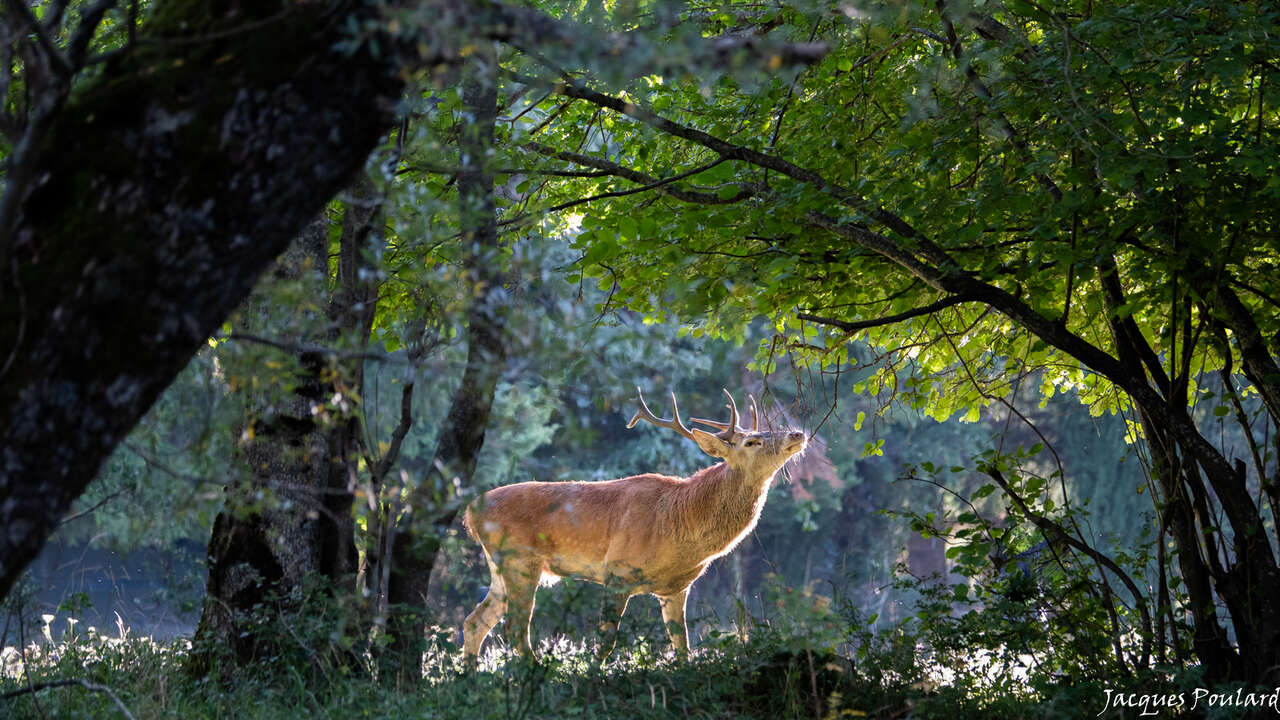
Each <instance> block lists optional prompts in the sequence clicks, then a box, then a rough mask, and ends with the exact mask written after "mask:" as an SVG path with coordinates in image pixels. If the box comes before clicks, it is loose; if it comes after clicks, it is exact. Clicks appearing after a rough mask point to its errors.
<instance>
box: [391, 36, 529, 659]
mask: <svg viewBox="0 0 1280 720" xmlns="http://www.w3.org/2000/svg"><path fill="white" fill-rule="evenodd" d="M494 63H495V59H494V56H493V54H492V53H491V52H480V53H477V55H476V61H475V64H474V65H473V66H472V68H471V69H470V71H469V72H468V73H467V77H466V79H464V81H463V93H462V98H463V103H464V105H465V107H466V108H467V109H468V110H469V111H470V112H471V113H472V115H473V118H474V120H473V122H472V124H471V125H470V127H468V128H467V129H466V130H465V131H464V132H463V134H462V138H461V139H460V141H459V155H460V157H461V158H462V168H461V171H460V172H459V174H458V202H459V209H460V217H461V219H462V236H463V238H464V241H469V242H470V243H471V247H472V252H471V255H470V258H469V259H468V266H469V267H468V270H469V272H468V275H469V278H470V285H471V286H472V287H473V288H475V294H474V300H473V301H472V304H471V306H470V308H469V310H468V312H467V365H466V369H465V371H464V372H463V376H462V384H461V385H460V386H459V387H458V389H457V391H456V392H455V393H454V396H453V400H452V403H451V405H450V407H449V415H448V417H447V418H446V420H445V423H444V428H443V430H442V431H441V434H440V438H439V440H438V441H437V444H436V449H435V453H434V460H433V462H432V465H431V470H430V471H429V474H428V476H427V477H425V478H423V479H422V481H421V485H420V489H419V491H418V492H417V493H416V495H415V497H414V498H413V499H412V500H411V502H410V503H409V505H410V508H411V509H412V510H411V512H410V513H409V514H407V515H406V516H404V518H402V521H401V522H400V523H397V526H396V527H395V528H394V529H393V530H392V531H393V532H394V534H395V537H394V541H393V542H392V543H391V548H392V551H391V557H390V561H391V567H390V573H389V586H388V597H387V600H388V602H389V603H390V607H391V613H390V616H389V618H388V623H387V630H388V632H389V633H390V635H391V637H392V645H391V650H392V652H391V653H390V654H389V655H388V656H387V657H385V658H384V663H383V668H384V671H388V670H393V671H394V674H395V675H396V676H397V677H399V678H400V679H401V680H413V679H415V678H416V677H418V675H417V673H418V666H419V663H418V659H419V658H420V657H421V652H422V641H423V637H424V634H425V630H426V619H425V610H424V609H425V607H426V599H427V590H428V585H429V581H430V578H431V570H432V568H433V567H434V566H435V561H436V555H437V552H438V551H439V548H440V539H441V538H442V537H443V536H444V534H445V533H446V532H447V531H448V529H449V526H450V525H451V524H452V523H453V520H454V517H455V516H456V515H457V512H458V507H457V505H456V504H451V503H450V502H449V501H450V500H451V499H452V498H451V497H450V495H451V492H450V491H451V488H454V487H466V486H469V485H470V484H471V478H472V474H473V473H474V472H475V468H476V462H477V460H478V459H479V457H480V450H481V448H482V447H483V445H484V440H485V429H486V427H487V426H488V422H489V415H490V412H491V410H492V408H493V398H494V392H495V390H496V389H497V385H498V379H499V377H500V375H501V373H502V369H503V366H504V363H505V361H506V347H505V342H504V334H505V317H506V304H507V303H506V290H505V288H504V287H503V285H504V281H505V275H504V273H503V272H502V270H501V262H502V260H501V258H500V257H499V255H498V251H499V249H500V245H499V240H498V232H497V216H496V209H495V206H494V198H493V172H492V171H491V169H490V167H489V160H488V158H489V154H490V149H491V148H492V146H493V128H494V121H495V118H496V115H497V88H496V84H495V79H494V71H495V70H496V67H495V65H494ZM435 488H439V489H440V492H439V493H438V494H434V495H435V496H434V497H433V493H432V490H433V489H435ZM440 501H444V503H445V504H444V506H443V507H441V505H440ZM389 674H390V673H389Z"/></svg>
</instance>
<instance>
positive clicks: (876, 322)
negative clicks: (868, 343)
mask: <svg viewBox="0 0 1280 720" xmlns="http://www.w3.org/2000/svg"><path fill="white" fill-rule="evenodd" d="M967 302H976V300H975V299H974V298H969V297H964V296H963V295H952V296H950V297H945V298H942V299H941V300H938V301H937V302H933V303H929V304H928V305H924V306H922V307H918V308H912V309H910V310H907V311H906V312H900V313H898V314H896V315H886V316H884V317H879V318H873V319H870V320H858V321H856V322H849V321H847V320H836V319H834V318H828V317H822V316H819V315H811V314H809V313H800V314H798V315H796V318H798V319H800V320H804V321H806V322H812V323H817V324H819V325H828V326H830V327H834V328H839V329H840V330H843V331H844V332H846V333H848V334H850V335H852V334H853V333H855V332H858V331H859V330H867V329H869V328H874V327H882V326H885V325H893V324H895V323H900V322H903V321H905V320H910V319H911V318H916V317H920V316H921V315H931V314H933V313H936V312H938V311H939V310H944V309H946V308H949V307H952V306H954V305H960V304H961V303H967Z"/></svg>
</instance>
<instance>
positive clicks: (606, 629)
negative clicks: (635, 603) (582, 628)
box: [596, 590, 631, 660]
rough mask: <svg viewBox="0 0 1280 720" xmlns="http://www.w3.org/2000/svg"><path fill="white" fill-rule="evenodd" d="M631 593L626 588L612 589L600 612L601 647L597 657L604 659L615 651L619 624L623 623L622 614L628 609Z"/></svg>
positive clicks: (597, 651)
mask: <svg viewBox="0 0 1280 720" xmlns="http://www.w3.org/2000/svg"><path fill="white" fill-rule="evenodd" d="M630 599H631V593H629V592H627V591H625V590H616V591H610V592H609V597H608V599H606V600H605V605H604V608H603V610H602V611H601V613H600V648H599V649H598V650H596V657H597V658H598V659H600V660H604V659H605V658H607V657H609V653H612V652H613V648H614V646H615V645H617V643H618V626H619V625H621V624H622V615H623V613H625V612H626V611H627V601H628V600H630Z"/></svg>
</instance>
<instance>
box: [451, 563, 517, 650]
mask: <svg viewBox="0 0 1280 720" xmlns="http://www.w3.org/2000/svg"><path fill="white" fill-rule="evenodd" d="M485 559H486V560H488V562H489V592H487V593H486V594H485V596H484V600H481V601H480V604H479V605H477V606H476V609H475V610H472V611H471V614H470V615H468V616H467V619H466V622H464V623H463V624H462V658H463V659H464V660H465V661H467V662H469V663H471V664H473V665H474V664H475V662H476V660H477V659H478V658H479V656H480V646H481V645H483V644H484V639H485V638H486V637H488V636H489V632H490V631H491V630H493V626H494V625H497V624H498V621H499V620H501V619H502V614H503V613H505V612H506V611H507V586H506V583H504V582H503V580H502V575H500V574H498V568H497V567H496V566H495V565H494V564H493V559H492V558H490V557H489V553H487V552H486V553H485Z"/></svg>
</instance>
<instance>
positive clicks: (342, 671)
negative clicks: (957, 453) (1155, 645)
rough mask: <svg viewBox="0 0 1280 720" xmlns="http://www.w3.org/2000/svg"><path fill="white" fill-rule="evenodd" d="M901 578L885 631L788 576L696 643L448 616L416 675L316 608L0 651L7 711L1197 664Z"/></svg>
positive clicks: (163, 708) (580, 693)
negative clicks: (536, 639) (894, 615)
mask: <svg viewBox="0 0 1280 720" xmlns="http://www.w3.org/2000/svg"><path fill="white" fill-rule="evenodd" d="M908 582H909V583H911V584H914V585H916V586H917V587H916V589H917V590H920V591H922V592H921V602H920V604H919V606H918V607H919V612H918V613H917V615H916V616H914V617H913V618H911V619H909V620H907V621H904V622H902V623H899V624H897V625H895V626H893V627H892V628H890V629H887V630H885V629H881V630H879V631H875V632H873V631H872V630H871V629H870V628H871V627H872V626H873V625H874V624H875V618H874V617H860V616H859V614H858V612H857V611H856V610H855V609H854V608H852V606H851V605H847V604H846V605H845V606H843V607H841V606H840V603H838V602H837V603H834V604H833V603H831V602H829V601H828V599H826V598H822V597H820V596H817V595H814V594H812V593H810V592H807V591H805V590H803V589H792V588H785V587H778V588H776V590H777V592H776V595H775V597H776V598H778V600H777V601H776V602H771V603H770V607H771V608H777V609H779V610H780V611H781V612H779V614H777V615H775V616H773V617H771V618H768V619H765V618H758V617H750V616H744V617H740V618H739V620H740V622H739V623H737V624H736V629H734V630H729V631H720V630H711V631H708V632H707V633H706V634H705V635H704V637H702V638H701V641H700V643H699V647H698V648H697V649H696V650H695V651H694V653H693V655H692V657H690V658H689V659H678V658H676V657H675V656H674V655H673V654H672V652H671V650H670V648H669V645H668V644H667V642H666V638H665V637H660V634H659V636H658V637H654V636H653V635H646V634H644V632H645V631H644V629H641V631H640V632H636V631H633V632H632V633H631V634H630V636H629V637H624V638H623V640H622V641H621V642H620V643H619V648H618V650H617V651H615V653H614V655H613V656H612V657H611V658H610V659H609V660H607V661H605V662H604V663H601V662H599V661H598V660H596V659H595V658H594V647H593V646H592V645H591V643H592V642H593V638H586V639H585V640H584V639H577V638H570V637H568V636H565V635H558V636H553V637H550V638H546V639H544V640H543V641H542V644H541V648H542V659H541V661H540V662H536V663H534V662H528V661H525V660H523V659H521V658H519V657H517V656H515V655H513V654H511V653H509V652H508V651H507V648H506V646H505V644H503V643H502V642H501V641H500V640H497V641H495V639H491V640H490V642H489V643H488V644H487V645H486V653H485V654H484V656H483V657H482V658H481V662H480V665H479V668H478V669H476V670H470V671H469V670H468V669H466V668H465V667H464V666H463V664H462V659H461V652H460V648H459V647H458V645H457V644H456V642H454V640H455V639H456V638H454V637H453V635H452V632H451V631H447V630H443V629H437V630H436V632H435V634H434V635H433V636H431V637H430V638H429V639H428V643H427V647H426V651H425V653H424V655H423V657H424V662H423V666H422V673H420V677H419V678H418V679H416V680H411V681H405V680H403V679H401V678H397V677H395V676H394V673H386V672H380V671H379V670H378V668H379V663H378V662H377V660H376V658H374V657H373V654H371V653H369V652H364V653H359V652H357V653H352V654H347V655H345V657H346V658H347V659H346V660H336V659H335V658H339V657H343V656H342V655H341V654H340V653H331V652H325V651H324V650H320V651H318V650H317V648H330V649H331V648H333V647H336V646H341V645H345V643H342V642H341V641H340V640H341V639H340V638H335V636H334V633H333V632H332V631H331V630H329V629H327V628H326V627H324V626H323V625H320V624H316V625H312V626H307V625H299V626H297V627H292V628H287V629H283V630H281V629H280V627H279V626H278V625H277V626H276V629H274V630H264V632H280V633H282V636H281V637H279V638H274V639H275V640H278V641H279V642H278V643H276V644H275V645H274V647H276V648H277V650H276V651H275V654H273V655H271V656H268V657H264V658H262V659H261V661H260V662H258V663H255V664H253V665H251V666H248V667H241V668H236V669H232V668H229V667H224V668H221V669H219V670H215V671H214V672H208V673H200V674H196V673H193V672H191V668H190V667H189V666H188V665H186V663H185V661H186V659H187V656H188V653H189V652H190V649H191V643H190V641H189V640H185V639H180V640H177V641H173V642H170V643H160V642H156V641H154V640H152V639H151V638H147V637H136V636H133V635H131V634H130V632H129V631H128V630H127V629H126V628H124V627H123V626H120V627H117V628H115V629H114V631H113V632H110V633H107V632H102V631H99V630H98V629H96V628H82V627H80V626H79V624H74V623H73V624H70V625H69V626H68V627H66V628H55V627H51V626H50V625H51V623H50V622H49V621H48V620H46V623H45V625H44V627H41V628H35V629H34V632H33V634H34V635H35V637H34V638H29V639H30V640H31V641H30V642H29V643H28V644H27V645H26V647H25V648H18V647H9V648H5V649H4V651H3V656H2V657H0V697H2V698H3V699H2V700H0V716H4V717H12V718H121V717H124V718H170V717H180V718H297V717H301V716H304V715H305V716H308V717H310V718H314V719H318V718H355V717H375V718H377V717H387V718H391V717H395V718H457V719H459V720H463V719H465V720H472V719H482V718H483V719H489V718H493V719H498V718H501V719H504V720H510V719H515V718H562V717H582V718H659V717H688V718H922V719H924V718H948V719H953V718H957V717H964V718H1036V717H1042V718H1092V717H1099V716H1101V717H1114V718H1119V717H1131V716H1135V717H1136V716H1137V712H1138V711H1137V709H1134V708H1110V709H1108V710H1106V711H1104V708H1106V707H1107V705H1106V699H1107V698H1108V697H1109V696H1110V693H1108V692H1107V690H1108V689H1111V690H1112V691H1113V692H1114V691H1117V690H1123V689H1126V688H1132V687H1135V686H1141V687H1142V688H1143V692H1144V693H1149V694H1157V693H1172V694H1176V693H1178V692H1184V693H1185V692H1188V691H1189V690H1190V688H1192V687H1195V686H1197V685H1198V684H1199V683H1198V682H1197V673H1196V672H1195V671H1194V670H1192V671H1186V670H1182V671H1176V672H1175V671H1173V670H1172V669H1170V670H1169V671H1168V672H1165V673H1152V674H1149V675H1148V676H1146V677H1143V678H1134V677H1120V676H1118V675H1116V674H1113V673H1109V672H1107V671H1105V670H1102V671H1100V670H1099V669H1098V668H1097V667H1094V668H1092V669H1090V668H1087V667H1084V666H1080V667H1078V668H1077V669H1076V671H1074V672H1073V671H1071V670H1070V662H1071V659H1070V657H1068V656H1069V655H1070V654H1071V653H1072V652H1076V651H1078V649H1076V650H1073V649H1072V648H1070V647H1069V644H1061V643H1055V641H1054V639H1053V637H1052V636H1051V634H1050V633H1051V632H1052V629H1053V627H1054V625H1055V623H1054V622H1036V621H1028V620H1025V619H1024V620H1014V619H1012V618H1011V616H1010V614H1009V613H1008V612H1007V610H1008V608H1007V607H1002V606H1001V605H1000V604H999V603H994V604H992V605H990V606H989V607H986V608H980V609H974V610H972V611H970V612H968V613H955V612H952V611H950V610H942V607H943V605H942V604H941V603H938V602H936V600H937V599H938V597H940V596H939V595H938V593H941V592H949V591H947V590H943V589H942V588H945V586H941V587H938V588H936V589H935V590H933V591H931V590H930V589H929V588H928V587H927V586H922V585H921V584H920V583H919V582H918V581H908ZM931 593H932V594H933V596H932V597H933V599H932V600H931ZM948 607H949V606H948ZM650 629H651V628H650ZM58 635H60V637H56V636H58ZM497 635H498V633H495V638H496V637H497ZM625 635H626V633H625V631H624V636H625ZM335 641H338V642H335ZM1015 646H1016V647H1015ZM371 647H374V648H376V643H375V644H373V645H372V646H371ZM352 657H354V658H356V659H355V660H354V661H352V660H351V659H350V658H352ZM1130 711H1132V712H1130ZM1159 715H1160V716H1162V717H1180V716H1194V717H1214V715H1212V714H1209V715H1204V714H1194V715H1188V714H1187V713H1186V712H1185V710H1173V711H1170V710H1167V709H1162V711H1161V712H1159ZM1221 716H1222V717H1234V716H1235V715H1227V714H1223V715H1221Z"/></svg>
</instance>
